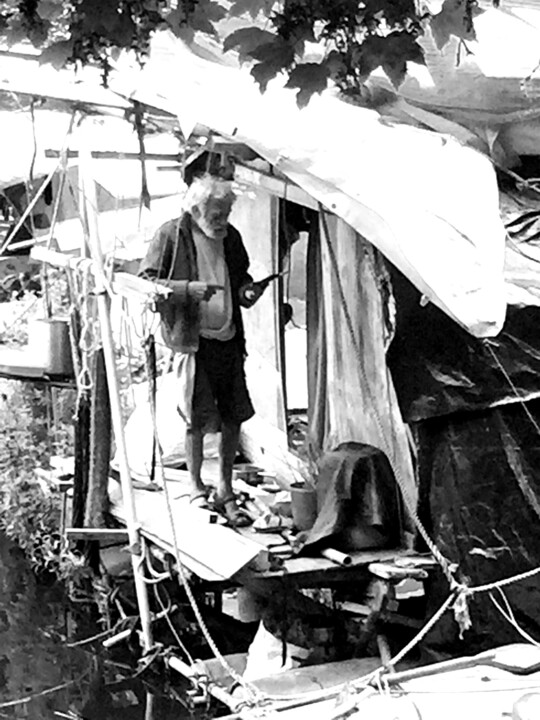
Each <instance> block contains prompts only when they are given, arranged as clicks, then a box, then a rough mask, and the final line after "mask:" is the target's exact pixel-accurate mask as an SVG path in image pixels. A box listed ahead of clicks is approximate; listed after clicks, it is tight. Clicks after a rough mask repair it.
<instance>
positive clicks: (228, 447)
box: [216, 422, 252, 527]
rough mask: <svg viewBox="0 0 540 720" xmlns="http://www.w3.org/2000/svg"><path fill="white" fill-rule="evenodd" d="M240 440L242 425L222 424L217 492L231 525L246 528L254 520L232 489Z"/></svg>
mask: <svg viewBox="0 0 540 720" xmlns="http://www.w3.org/2000/svg"><path fill="white" fill-rule="evenodd" d="M239 439H240V425H237V424H236V423H230V422H222V424H221V445H220V452H219V460H220V466H219V471H220V473H219V482H218V487H217V491H216V505H218V506H219V505H221V510H222V512H223V514H224V515H225V516H226V517H227V518H228V520H229V522H230V523H231V525H233V526H235V527H245V526H246V525H251V523H252V519H251V518H250V517H249V515H248V514H247V513H246V512H245V510H242V509H241V508H240V507H238V505H237V502H236V498H235V497H234V494H233V489H232V473H233V465H234V459H235V457H236V451H237V450H238V441H239Z"/></svg>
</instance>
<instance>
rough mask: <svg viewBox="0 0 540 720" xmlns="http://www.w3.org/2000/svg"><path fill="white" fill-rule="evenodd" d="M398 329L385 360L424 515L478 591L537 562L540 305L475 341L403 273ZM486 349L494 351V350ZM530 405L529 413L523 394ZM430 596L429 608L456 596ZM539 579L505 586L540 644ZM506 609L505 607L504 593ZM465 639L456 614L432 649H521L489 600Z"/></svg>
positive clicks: (483, 600) (476, 601)
mask: <svg viewBox="0 0 540 720" xmlns="http://www.w3.org/2000/svg"><path fill="white" fill-rule="evenodd" d="M393 287H394V292H395V294H396V304H397V309H398V312H397V328H396V334H395V337H394V340H393V343H392V346H391V348H390V351H389V354H388V359H389V366H390V368H391V372H392V375H393V378H394V383H395V386H396V391H397V393H398V397H399V400H400V405H401V408H402V411H403V413H404V415H405V418H406V419H407V420H408V421H409V423H410V425H411V428H412V430H413V434H414V438H415V444H416V447H417V458H416V461H417V462H416V467H417V474H418V479H419V498H420V501H419V505H420V511H421V516H422V518H423V520H424V522H425V524H426V525H427V526H428V529H429V530H430V533H431V536H432V537H433V539H434V540H435V542H436V543H437V545H438V546H439V548H440V549H441V551H442V552H443V554H444V555H445V556H446V557H447V558H448V559H449V560H450V561H451V562H455V563H458V565H459V575H458V576H460V577H461V579H462V580H467V579H468V580H469V581H470V584H472V585H473V586H474V585H480V584H484V583H489V582H492V581H495V580H500V579H502V578H506V577H511V576H513V575H515V574H517V573H519V572H522V571H526V570H529V569H531V568H534V567H537V566H539V565H540V470H539V468H540V399H535V398H539V396H540V392H539V390H540V384H539V382H538V377H539V373H540V336H539V335H538V326H539V323H540V308H537V307H530V308H524V309H520V308H509V311H508V315H507V320H506V323H505V327H504V330H503V332H502V333H501V334H500V335H499V336H498V337H497V338H496V339H494V340H491V339H490V340H489V341H481V340H478V339H476V338H472V337H471V336H470V335H468V334H467V333H466V332H464V331H463V330H461V329H460V328H458V327H457V326H456V325H455V324H454V323H452V322H451V321H450V320H449V319H448V318H447V317H446V316H445V315H444V314H443V313H441V312H440V311H439V310H437V308H434V307H433V306H428V307H425V308H422V307H421V306H420V305H419V303H418V300H419V298H418V292H417V291H416V290H415V289H414V288H412V287H411V285H410V283H408V281H406V280H405V279H404V278H403V277H402V276H399V275H398V274H395V276H394V277H393ZM486 343H488V347H486ZM518 396H519V397H523V398H527V399H528V402H527V409H525V407H524V405H523V403H522V402H521V401H520V400H519V397H518ZM448 590H449V589H448V583H447V581H446V580H445V579H444V578H443V577H442V576H440V577H438V578H436V579H435V580H434V582H433V584H432V586H431V587H430V588H429V590H428V597H429V602H430V608H428V614H430V612H431V611H435V610H436V608H437V607H438V606H439V605H440V603H441V602H442V601H443V600H444V599H445V598H446V596H447V595H448ZM539 590H540V576H537V577H535V578H532V579H530V580H527V581H525V582H521V583H519V584H517V585H512V586H510V587H508V588H505V593H506V595H507V597H508V599H509V601H510V604H511V606H512V609H513V611H514V612H515V614H516V617H517V619H518V621H519V622H520V624H521V625H522V626H523V627H524V629H525V630H527V631H529V632H532V634H533V636H534V637H536V638H539V637H540V634H539V633H540V621H539V619H538V607H537V597H538V591H539ZM496 599H497V600H499V601H500V602H501V603H502V604H503V605H504V600H503V599H502V598H501V597H500V596H499V595H498V594H496ZM470 608H471V616H472V621H473V628H472V629H471V630H469V631H468V632H467V633H466V634H465V636H464V638H465V639H464V641H463V642H462V641H460V640H459V638H458V626H457V624H456V623H455V622H454V620H453V619H452V617H451V615H450V614H449V615H448V618H447V619H443V620H442V621H441V622H440V623H438V625H437V626H436V627H435V629H434V630H433V631H432V632H431V633H430V635H429V636H428V644H431V645H433V646H437V647H438V648H439V649H442V650H445V651H446V650H448V651H451V652H467V653H470V652H474V650H475V649H484V648H487V647H492V646H493V644H494V642H495V641H496V642H497V643H503V642H515V641H516V640H517V639H519V636H518V634H517V631H516V630H515V629H514V628H512V627H511V626H510V624H509V623H508V622H507V621H506V620H504V619H503V617H502V615H501V614H500V612H499V611H498V610H497V609H496V607H495V606H494V605H493V603H492V601H491V600H490V599H489V596H488V595H480V596H475V597H474V598H471V599H470Z"/></svg>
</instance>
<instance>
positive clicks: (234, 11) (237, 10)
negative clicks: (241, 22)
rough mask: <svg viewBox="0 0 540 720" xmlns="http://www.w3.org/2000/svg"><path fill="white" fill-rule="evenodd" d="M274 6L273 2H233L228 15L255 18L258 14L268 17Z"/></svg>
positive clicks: (256, 0) (245, 0)
mask: <svg viewBox="0 0 540 720" xmlns="http://www.w3.org/2000/svg"><path fill="white" fill-rule="evenodd" d="M275 4H276V1H275V0H233V1H232V3H231V7H230V8H229V15H230V16H231V17H239V16H240V15H248V14H249V15H251V17H252V18H256V17H257V15H258V14H259V13H264V14H265V15H268V14H269V13H270V11H271V10H272V8H273V6H274V5H275Z"/></svg>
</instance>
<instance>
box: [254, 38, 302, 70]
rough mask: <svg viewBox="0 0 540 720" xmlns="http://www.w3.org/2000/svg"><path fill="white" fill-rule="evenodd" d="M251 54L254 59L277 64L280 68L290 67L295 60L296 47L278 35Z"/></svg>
mask: <svg viewBox="0 0 540 720" xmlns="http://www.w3.org/2000/svg"><path fill="white" fill-rule="evenodd" d="M249 54H250V56H251V57H252V58H253V59H254V60H259V61H260V62H263V63H269V64H271V65H275V66H276V67H277V68H278V69H282V68H285V67H288V66H289V65H291V63H292V62H293V61H294V49H293V48H292V47H291V46H290V45H289V43H288V42H286V41H285V40H283V38H280V37H276V36H274V37H273V39H272V40H271V41H270V42H267V43H264V44H263V45H259V47H257V48H255V49H254V50H252V51H251V52H250V53H249Z"/></svg>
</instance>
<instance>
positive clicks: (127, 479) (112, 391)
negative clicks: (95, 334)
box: [81, 148, 153, 651]
mask: <svg viewBox="0 0 540 720" xmlns="http://www.w3.org/2000/svg"><path fill="white" fill-rule="evenodd" d="M86 152H87V153H88V156H87V158H86V159H85V160H86V161H85V162H83V163H81V170H82V169H83V168H84V171H85V173H86V174H87V177H85V181H84V187H85V188H86V190H88V191H89V192H90V195H91V196H90V197H89V198H88V197H87V196H86V195H85V196H84V203H85V209H86V217H87V218H88V240H89V245H90V250H91V253H92V259H93V261H94V270H95V272H94V276H95V293H96V298H97V309H98V317H99V325H100V330H101V341H102V343H103V354H104V358H105V367H106V370H107V384H108V387H109V397H110V403H111V415H112V424H113V429H114V437H115V440H116V446H117V451H118V456H119V458H120V482H121V486H122V501H123V505H124V509H125V513H126V525H127V530H128V536H129V545H130V552H131V564H132V568H133V578H134V581H135V591H136V594H137V604H138V606H139V613H140V617H141V629H142V641H143V649H144V650H145V651H148V650H150V648H151V647H152V645H153V642H152V627H151V615H150V606H149V603H148V589H147V586H146V584H145V582H144V576H143V571H142V567H143V563H144V556H143V551H142V545H141V542H140V537H139V526H138V523H137V514H136V509H135V495H134V492H133V484H132V481H131V470H130V467H129V461H128V456H127V448H126V441H125V437H124V427H123V422H122V406H121V402H120V390H119V385H118V375H117V371H116V358H115V348H114V340H113V334H112V327H111V316H110V309H109V301H108V297H107V293H106V278H105V269H104V266H103V255H102V251H101V245H100V242H99V234H98V224H97V207H96V203H95V182H94V179H93V178H92V177H91V173H90V172H89V170H90V161H91V158H90V157H89V150H88V149H87V148H86ZM91 187H93V188H94V192H92V190H91V189H90V188H91ZM92 195H93V198H92Z"/></svg>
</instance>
